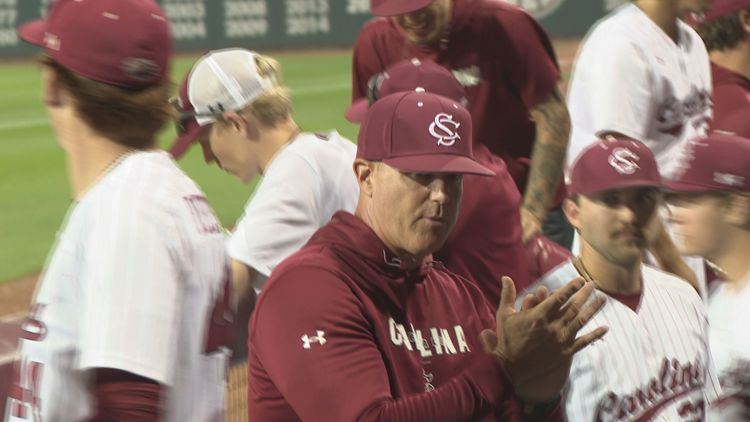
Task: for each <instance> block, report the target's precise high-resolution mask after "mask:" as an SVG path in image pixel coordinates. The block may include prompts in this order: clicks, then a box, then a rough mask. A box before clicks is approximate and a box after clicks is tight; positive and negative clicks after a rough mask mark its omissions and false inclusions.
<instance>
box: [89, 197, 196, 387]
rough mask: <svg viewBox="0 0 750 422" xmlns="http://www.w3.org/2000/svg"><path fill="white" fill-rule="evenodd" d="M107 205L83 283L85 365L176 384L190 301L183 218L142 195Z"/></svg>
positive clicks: (98, 219)
mask: <svg viewBox="0 0 750 422" xmlns="http://www.w3.org/2000/svg"><path fill="white" fill-rule="evenodd" d="M123 202H125V201H123ZM99 207H100V208H102V209H100V210H97V211H96V213H95V220H94V221H92V222H91V225H92V227H91V229H90V231H89V235H88V238H87V239H85V240H84V243H85V244H86V245H88V247H87V248H86V249H85V252H84V256H82V257H81V258H82V263H83V264H82V268H81V277H80V278H81V285H79V286H77V287H78V288H79V289H80V294H81V295H82V297H83V304H84V305H83V309H81V310H80V312H81V313H82V314H83V315H81V317H80V318H79V321H80V324H79V326H78V327H77V329H78V330H79V333H78V337H79V338H80V339H81V355H80V359H79V362H78V366H79V369H92V368H112V369H119V370H122V371H125V372H130V373H133V374H135V375H139V376H142V377H145V378H149V379H151V380H154V381H157V382H159V383H161V384H165V385H171V383H172V380H173V376H174V367H175V362H174V356H175V353H176V352H175V348H176V342H177V336H178V333H177V331H178V321H177V314H178V310H179V306H180V304H181V303H182V288H181V286H180V282H179V280H180V275H179V268H180V265H179V260H180V259H181V256H182V251H181V250H179V248H180V246H179V245H180V240H179V239H181V234H180V232H179V230H178V229H177V224H176V219H174V218H172V217H171V215H170V214H169V212H168V210H166V209H159V208H158V207H157V206H154V205H151V204H148V203H146V204H144V201H140V200H139V199H137V198H136V199H133V200H132V201H129V203H121V204H117V203H114V204H106V205H105V204H102V205H99ZM105 208H106V209H105Z"/></svg>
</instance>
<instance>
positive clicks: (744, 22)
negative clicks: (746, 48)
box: [738, 10, 750, 36]
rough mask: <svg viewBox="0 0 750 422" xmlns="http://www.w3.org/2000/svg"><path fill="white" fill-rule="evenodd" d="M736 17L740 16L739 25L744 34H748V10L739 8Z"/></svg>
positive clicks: (749, 19)
mask: <svg viewBox="0 0 750 422" xmlns="http://www.w3.org/2000/svg"><path fill="white" fill-rule="evenodd" d="M738 17H739V18H740V25H741V26H742V29H743V30H744V31H745V35H746V36H747V35H750V11H748V10H741V11H740V13H739V15H738Z"/></svg>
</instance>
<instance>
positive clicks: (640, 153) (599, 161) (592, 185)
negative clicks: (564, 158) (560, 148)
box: [565, 138, 663, 195]
mask: <svg viewBox="0 0 750 422" xmlns="http://www.w3.org/2000/svg"><path fill="white" fill-rule="evenodd" d="M565 179H566V185H567V186H566V187H567V190H568V194H569V195H591V194H595V193H598V192H603V191H606V190H611V189H625V188H633V187H657V188H661V187H662V186H663V185H662V181H661V176H660V175H659V168H658V167H657V165H656V159H655V158H654V154H653V153H652V152H651V150H650V149H649V148H648V147H647V146H645V145H644V144H643V143H641V142H639V141H636V140H634V139H629V138H620V139H614V138H607V139H602V140H598V141H596V142H595V143H593V144H592V145H590V146H588V147H587V148H586V149H584V150H583V151H582V152H581V153H580V155H579V156H578V158H576V159H575V161H574V162H573V164H572V165H571V166H570V169H569V170H568V174H567V175H566V178H565Z"/></svg>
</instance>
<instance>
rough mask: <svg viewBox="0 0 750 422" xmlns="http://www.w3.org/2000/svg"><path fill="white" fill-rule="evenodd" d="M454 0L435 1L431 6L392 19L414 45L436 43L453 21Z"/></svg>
mask: <svg viewBox="0 0 750 422" xmlns="http://www.w3.org/2000/svg"><path fill="white" fill-rule="evenodd" d="M452 9H453V0H434V1H433V2H432V3H431V4H430V5H429V6H427V7H424V8H422V9H419V10H417V11H414V12H411V13H406V14H404V15H399V16H394V17H393V18H392V19H393V21H394V22H395V23H396V25H398V26H399V27H400V28H401V29H402V30H403V31H404V33H405V34H406V37H407V38H408V39H409V41H411V42H413V43H414V44H420V45H423V44H432V43H434V42H436V41H437V40H438V39H439V38H440V36H441V35H442V34H443V31H445V29H446V28H447V27H448V25H449V24H450V20H451V13H452Z"/></svg>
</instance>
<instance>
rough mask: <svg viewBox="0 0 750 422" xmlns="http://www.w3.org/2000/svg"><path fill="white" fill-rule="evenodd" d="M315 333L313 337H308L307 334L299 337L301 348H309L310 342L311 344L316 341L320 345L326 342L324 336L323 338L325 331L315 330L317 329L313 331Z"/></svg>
mask: <svg viewBox="0 0 750 422" xmlns="http://www.w3.org/2000/svg"><path fill="white" fill-rule="evenodd" d="M315 333H316V334H317V335H315V336H313V337H310V336H308V335H307V334H305V335H304V336H302V337H300V338H301V339H302V348H303V349H309V348H310V344H312V343H318V344H320V345H321V346H322V345H324V344H326V341H327V340H326V338H325V334H326V333H325V332H324V331H321V330H317V331H315Z"/></svg>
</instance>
